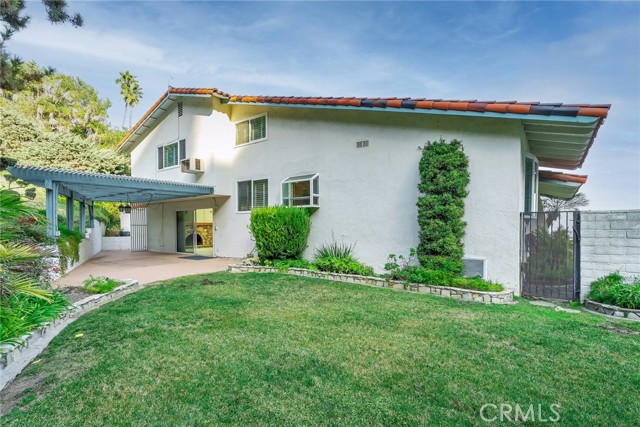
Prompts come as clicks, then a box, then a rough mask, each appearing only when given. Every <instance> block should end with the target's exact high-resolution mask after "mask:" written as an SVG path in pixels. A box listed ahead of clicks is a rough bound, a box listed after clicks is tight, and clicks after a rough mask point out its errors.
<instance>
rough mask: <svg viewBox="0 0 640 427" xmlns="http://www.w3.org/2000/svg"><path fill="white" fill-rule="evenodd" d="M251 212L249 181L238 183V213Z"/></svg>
mask: <svg viewBox="0 0 640 427" xmlns="http://www.w3.org/2000/svg"><path fill="white" fill-rule="evenodd" d="M249 210H251V181H241V182H239V183H238V212H244V211H249Z"/></svg>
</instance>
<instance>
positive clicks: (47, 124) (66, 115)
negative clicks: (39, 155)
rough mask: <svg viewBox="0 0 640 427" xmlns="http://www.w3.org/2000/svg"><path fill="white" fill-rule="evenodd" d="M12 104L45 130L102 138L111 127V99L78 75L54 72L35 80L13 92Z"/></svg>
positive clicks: (26, 71)
mask: <svg viewBox="0 0 640 427" xmlns="http://www.w3.org/2000/svg"><path fill="white" fill-rule="evenodd" d="M28 72H29V71H28V70H24V73H25V74H26V73H28ZM33 73H35V72H32V74H33ZM4 103H5V104H6V103H7V102H6V101H4ZM11 106H12V107H13V108H15V109H16V110H18V111H20V112H21V113H22V114H24V116H26V117H28V118H31V119H32V120H33V121H35V122H36V123H37V124H38V125H39V126H40V127H41V128H42V129H45V130H50V131H65V132H70V133H73V134H75V135H79V136H82V137H85V138H99V137H100V135H101V134H103V133H106V132H107V131H108V130H109V127H108V126H107V110H108V108H109V107H110V106H111V102H110V101H109V100H108V99H101V98H100V97H99V96H98V93H97V92H96V90H95V89H94V88H93V87H92V86H91V85H89V84H87V83H86V82H84V81H82V80H81V79H79V78H77V77H71V76H67V75H64V74H53V75H45V76H44V77H42V78H41V79H37V80H33V81H31V82H30V83H28V84H27V85H25V86H24V88H23V90H21V91H20V92H17V93H14V95H13V97H12V100H11Z"/></svg>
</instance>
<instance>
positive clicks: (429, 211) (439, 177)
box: [417, 138, 469, 274]
mask: <svg viewBox="0 0 640 427" xmlns="http://www.w3.org/2000/svg"><path fill="white" fill-rule="evenodd" d="M419 169H420V183H419V184H418V190H419V191H420V193H422V196H420V197H419V198H418V225H419V228H420V232H419V238H420V243H419V245H418V249H417V254H418V261H419V262H420V264H422V266H423V267H425V268H427V269H430V270H446V271H450V272H452V273H454V274H461V273H462V271H463V269H464V266H463V263H462V256H463V255H464V246H463V242H462V238H463V237H464V229H465V227H466V225H467V224H466V223H465V222H464V221H463V220H462V217H463V216H464V200H465V198H466V197H467V194H468V191H467V186H468V185H469V159H468V158H467V155H466V154H465V153H464V151H463V147H462V142H461V141H459V140H457V139H454V140H452V141H451V142H447V141H445V140H444V139H442V138H441V139H440V140H439V141H435V142H427V144H426V145H425V146H424V148H423V150H422V158H421V159H420V165H419Z"/></svg>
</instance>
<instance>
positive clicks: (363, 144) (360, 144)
mask: <svg viewBox="0 0 640 427" xmlns="http://www.w3.org/2000/svg"><path fill="white" fill-rule="evenodd" d="M368 146H369V141H358V142H356V148H364V147H368Z"/></svg>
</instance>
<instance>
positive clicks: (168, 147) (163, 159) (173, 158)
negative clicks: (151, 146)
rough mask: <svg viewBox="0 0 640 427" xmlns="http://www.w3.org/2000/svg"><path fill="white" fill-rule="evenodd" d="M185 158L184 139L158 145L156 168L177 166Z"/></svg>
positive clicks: (185, 147)
mask: <svg viewBox="0 0 640 427" xmlns="http://www.w3.org/2000/svg"><path fill="white" fill-rule="evenodd" d="M186 158H187V146H186V141H185V140H184V139H181V140H179V141H173V142H170V143H168V144H164V145H160V146H158V170H160V169H167V168H170V167H174V166H178V164H180V161H181V160H184V159H186Z"/></svg>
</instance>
